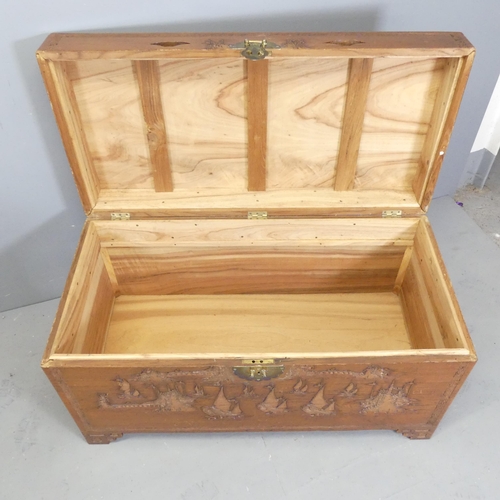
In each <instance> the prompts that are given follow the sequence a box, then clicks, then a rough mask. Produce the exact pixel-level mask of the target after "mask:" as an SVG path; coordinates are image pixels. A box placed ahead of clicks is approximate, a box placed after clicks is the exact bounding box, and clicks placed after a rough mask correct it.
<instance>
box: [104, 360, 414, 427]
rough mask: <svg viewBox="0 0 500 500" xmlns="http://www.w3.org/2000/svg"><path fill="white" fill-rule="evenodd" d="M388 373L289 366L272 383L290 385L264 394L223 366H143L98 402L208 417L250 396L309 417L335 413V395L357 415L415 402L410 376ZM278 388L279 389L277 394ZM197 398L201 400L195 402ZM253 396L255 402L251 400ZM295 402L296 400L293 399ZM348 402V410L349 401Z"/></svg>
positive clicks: (268, 409) (235, 411)
mask: <svg viewBox="0 0 500 500" xmlns="http://www.w3.org/2000/svg"><path fill="white" fill-rule="evenodd" d="M390 375H391V372H390V370H388V369H387V368H383V367H380V366H373V365H372V366H368V367H367V368H365V369H364V370H362V371H351V370H339V369H337V368H326V369H319V370H318V369H314V368H312V367H308V366H305V367H304V366H302V367H301V366H298V367H290V368H288V370H286V371H285V373H284V374H283V376H282V377H280V378H278V379H277V380H276V383H278V384H280V381H282V382H286V381H288V380H295V381H294V383H293V386H292V387H290V386H289V385H287V388H286V389H285V388H283V389H281V390H279V389H277V388H276V385H275V384H274V385H268V386H265V387H266V388H267V390H268V392H267V394H265V395H264V396H263V395H262V394H263V393H262V389H260V390H258V389H259V387H260V388H262V385H260V382H254V383H253V384H252V383H241V382H240V381H239V379H237V378H235V377H234V375H233V374H232V371H231V370H230V368H228V367H209V368H206V369H204V370H172V371H170V372H159V371H156V370H143V371H142V372H140V373H138V374H136V375H133V376H131V377H129V379H125V378H123V377H117V378H116V379H115V380H114V381H115V382H116V384H117V386H118V391H117V394H115V395H113V396H110V395H108V394H99V395H98V407H99V408H101V409H108V410H109V409H111V410H124V409H134V408H136V409H137V408H141V409H150V410H153V411H157V412H195V411H200V410H201V411H202V412H203V414H204V416H205V417H207V418H209V419H226V418H229V419H235V418H241V417H243V416H244V411H243V410H242V408H241V406H240V400H249V402H250V404H251V405H255V407H256V409H257V410H259V411H260V412H263V413H265V414H266V415H282V414H284V413H288V412H300V413H305V414H306V415H309V416H311V417H317V416H319V417H322V416H335V415H336V414H338V412H339V411H340V412H342V409H341V408H339V406H338V403H339V401H340V400H343V401H346V400H350V401H351V402H353V403H354V405H355V407H356V405H357V408H358V410H357V412H358V414H361V415H374V414H379V413H383V414H389V413H400V412H402V411H404V410H406V409H407V407H409V406H412V405H414V404H416V403H417V401H416V400H414V399H411V398H410V397H409V393H410V390H411V388H412V386H413V385H414V381H411V382H406V383H404V384H403V385H401V386H398V385H397V384H396V379H395V378H391V379H390V380H388V381H387V382H385V380H386V379H388V378H389V377H390ZM318 377H321V381H320V382H319V384H318V383H314V381H313V383H311V378H312V379H314V378H316V379H317V378H318ZM339 377H341V378H345V379H347V380H346V385H345V386H344V387H343V389H341V390H338V389H337V391H336V393H334V394H333V395H332V396H330V397H328V396H327V395H325V390H326V389H327V386H328V385H329V384H330V383H331V382H332V381H335V380H337V378H339ZM193 379H195V382H193ZM235 385H236V386H237V387H241V390H240V392H239V395H238V396H237V397H235V398H228V397H227V396H226V392H225V389H226V390H227V389H228V388H229V386H231V392H232V393H233V394H234V386H235ZM214 386H215V387H217V388H218V392H217V395H216V397H215V399H213V400H212V401H211V402H210V400H209V399H207V398H209V397H210V396H209V394H210V393H212V394H213V392H212V391H210V390H209V391H208V394H207V390H206V388H208V387H212V388H213V387H214ZM187 387H189V389H187ZM256 389H257V390H256ZM330 391H331V389H330ZM277 392H278V394H281V395H280V396H278V395H277ZM330 394H331V392H330ZM367 394H368V397H366V395H367ZM289 397H292V398H293V403H294V404H292V406H290V403H289V401H288V398H289ZM301 399H303V401H302V402H301ZM198 400H200V401H199V402H198V403H196V402H197V401H198ZM252 400H260V402H258V401H255V402H254V403H251V401H252ZM297 402H298V403H300V405H297ZM207 403H208V404H207ZM341 407H342V405H341ZM247 408H248V407H247ZM350 408H351V411H352V408H353V407H352V404H351V405H350Z"/></svg>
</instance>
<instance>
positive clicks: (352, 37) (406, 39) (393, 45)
mask: <svg viewBox="0 0 500 500" xmlns="http://www.w3.org/2000/svg"><path fill="white" fill-rule="evenodd" d="M245 38H247V39H250V40H262V39H264V38H266V39H267V40H269V41H272V42H274V43H277V44H279V45H280V46H281V49H280V50H274V51H273V57H293V56H297V55H299V56H315V57H361V58H363V57H390V56H399V57H402V56H416V57H432V56H438V57H449V56H460V55H467V54H470V53H471V51H472V50H473V47H472V45H471V44H470V42H469V41H468V40H467V39H466V38H465V37H464V36H463V34H462V33H456V32H426V33H424V32H413V33H411V32H392V33H384V32H369V33H350V32H343V33H342V32H338V33H269V32H268V33H119V34H113V33H95V34H86V33H54V34H52V35H50V36H49V37H48V38H47V39H46V41H45V42H44V43H43V45H42V46H41V47H40V49H39V51H40V53H41V54H42V55H43V56H44V57H47V58H49V59H53V60H56V59H61V60H65V59H66V60H75V59H97V58H100V59H103V58H106V59H162V58H186V57H202V58H211V57H231V56H234V54H235V52H236V53H237V49H232V48H230V47H229V46H230V45H231V44H235V43H241V42H243V40H244V39H245ZM240 50H241V49H240Z"/></svg>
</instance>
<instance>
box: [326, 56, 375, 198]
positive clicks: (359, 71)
mask: <svg viewBox="0 0 500 500" xmlns="http://www.w3.org/2000/svg"><path fill="white" fill-rule="evenodd" d="M372 67H373V59H351V60H350V62H349V80H348V87H347V96H346V101H345V107H344V121H343V124H342V135H341V139H340V148H339V156H338V160H337V171H336V175H335V190H336V191H348V190H350V189H352V188H353V186H354V179H355V177H356V167H357V162H358V154H359V145H360V142H361V134H362V131H363V121H364V117H365V109H366V101H367V98H368V89H369V86H370V77H371V74H372Z"/></svg>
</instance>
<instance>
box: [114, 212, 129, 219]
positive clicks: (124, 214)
mask: <svg viewBox="0 0 500 500" xmlns="http://www.w3.org/2000/svg"><path fill="white" fill-rule="evenodd" d="M111 220H130V214H129V213H128V212H112V213H111Z"/></svg>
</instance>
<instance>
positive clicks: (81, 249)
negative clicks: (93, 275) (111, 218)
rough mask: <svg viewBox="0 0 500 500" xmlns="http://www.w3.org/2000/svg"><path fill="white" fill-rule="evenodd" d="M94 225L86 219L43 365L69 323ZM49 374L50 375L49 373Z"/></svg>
mask: <svg viewBox="0 0 500 500" xmlns="http://www.w3.org/2000/svg"><path fill="white" fill-rule="evenodd" d="M92 226H93V223H89V222H88V221H86V222H85V224H84V226H83V230H82V234H81V236H80V240H79V242H78V246H77V249H76V253H75V257H74V258H73V262H72V264H71V269H70V271H69V273H68V278H67V279H66V283H65V285H64V290H63V293H62V296H61V300H60V301H59V306H58V308H57V313H56V317H55V319H54V323H53V325H52V329H51V331H50V335H49V339H48V341H47V346H46V347H45V351H44V353H43V358H42V367H43V366H44V365H45V364H46V363H47V362H48V359H49V357H50V356H51V355H52V354H54V352H55V351H56V348H55V347H56V345H57V343H58V341H59V339H60V337H61V334H62V332H63V330H64V325H65V324H66V323H67V319H66V318H65V316H67V313H68V311H67V307H66V304H67V302H68V301H73V300H74V299H73V294H74V293H75V277H76V278H77V280H76V281H78V280H79V279H81V265H80V264H79V263H80V259H81V258H84V257H85V255H86V253H87V252H88V249H87V246H88V243H87V241H88V239H87V237H88V235H89V232H90V234H91V235H92V231H91V230H90V231H89V229H90V228H91V227H92ZM47 376H49V375H48V374H47ZM49 378H50V377H49ZM51 380H52V379H51ZM53 383H54V382H53Z"/></svg>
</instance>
